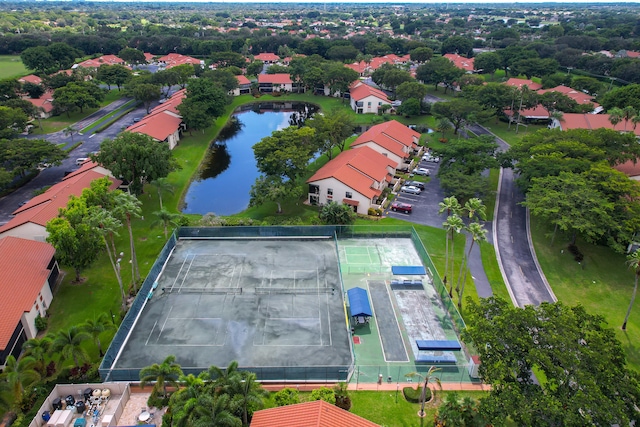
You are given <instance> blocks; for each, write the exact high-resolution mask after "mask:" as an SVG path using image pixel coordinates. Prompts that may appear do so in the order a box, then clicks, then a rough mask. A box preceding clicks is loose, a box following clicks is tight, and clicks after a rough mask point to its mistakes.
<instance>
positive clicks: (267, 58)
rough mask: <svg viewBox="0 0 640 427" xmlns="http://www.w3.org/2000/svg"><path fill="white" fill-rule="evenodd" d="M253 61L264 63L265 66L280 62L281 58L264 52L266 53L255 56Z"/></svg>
mask: <svg viewBox="0 0 640 427" xmlns="http://www.w3.org/2000/svg"><path fill="white" fill-rule="evenodd" d="M253 60H254V61H262V62H264V63H265V64H275V63H276V62H278V61H280V57H279V56H278V55H276V54H275V53H271V52H264V53H259V54H258V55H255V56H254V57H253Z"/></svg>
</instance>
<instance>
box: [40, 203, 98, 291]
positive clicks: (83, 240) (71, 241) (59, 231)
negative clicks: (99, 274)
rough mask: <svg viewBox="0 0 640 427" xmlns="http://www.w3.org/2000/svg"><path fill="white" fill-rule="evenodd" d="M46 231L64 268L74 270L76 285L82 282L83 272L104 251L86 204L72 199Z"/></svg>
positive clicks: (48, 224)
mask: <svg viewBox="0 0 640 427" xmlns="http://www.w3.org/2000/svg"><path fill="white" fill-rule="evenodd" d="M46 230H47V233H49V236H48V237H47V242H49V243H51V245H53V247H54V248H56V257H57V258H58V259H59V260H60V262H61V263H62V264H64V265H68V266H70V267H73V269H74V270H75V273H76V282H80V273H81V271H82V270H84V269H85V268H87V267H88V266H89V265H91V264H92V263H93V261H95V260H96V258H97V257H98V254H99V253H100V248H101V247H102V244H101V243H102V240H101V237H100V234H99V232H98V230H96V229H95V228H94V227H93V226H92V224H91V222H90V216H89V209H88V208H87V205H86V203H85V201H84V200H83V199H81V198H77V197H74V196H71V197H70V198H69V202H68V203H67V206H66V208H64V209H61V210H60V216H58V217H56V218H53V219H52V220H50V221H49V222H48V223H47V226H46Z"/></svg>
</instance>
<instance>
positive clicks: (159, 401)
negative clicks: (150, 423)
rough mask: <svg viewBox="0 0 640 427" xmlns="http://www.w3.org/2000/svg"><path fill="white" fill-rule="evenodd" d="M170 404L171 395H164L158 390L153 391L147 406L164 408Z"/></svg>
mask: <svg viewBox="0 0 640 427" xmlns="http://www.w3.org/2000/svg"><path fill="white" fill-rule="evenodd" d="M168 405H169V397H168V396H167V397H162V396H160V394H159V393H158V392H157V391H155V390H154V391H152V392H151V394H150V395H149V399H147V406H149V407H150V408H164V407H165V406H168Z"/></svg>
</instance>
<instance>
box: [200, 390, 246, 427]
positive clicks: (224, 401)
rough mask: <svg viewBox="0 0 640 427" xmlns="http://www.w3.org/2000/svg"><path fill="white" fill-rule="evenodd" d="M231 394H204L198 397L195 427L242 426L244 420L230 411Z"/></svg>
mask: <svg viewBox="0 0 640 427" xmlns="http://www.w3.org/2000/svg"><path fill="white" fill-rule="evenodd" d="M229 404H230V402H229V396H228V395H226V394H222V395H220V396H211V395H204V396H202V397H201V398H200V399H198V405H197V407H196V411H195V412H196V416H197V418H196V420H195V421H194V422H193V424H192V425H193V427H210V426H216V427H218V426H220V427H240V426H241V425H242V422H241V421H240V419H239V418H238V417H236V416H234V415H233V414H232V413H231V412H229Z"/></svg>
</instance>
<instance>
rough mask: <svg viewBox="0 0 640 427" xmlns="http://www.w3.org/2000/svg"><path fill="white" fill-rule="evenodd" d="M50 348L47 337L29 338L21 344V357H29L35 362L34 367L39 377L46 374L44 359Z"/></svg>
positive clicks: (49, 341)
mask: <svg viewBox="0 0 640 427" xmlns="http://www.w3.org/2000/svg"><path fill="white" fill-rule="evenodd" d="M50 348H51V339H49V337H43V338H31V339H30V340H27V341H26V342H25V343H24V344H22V351H23V356H31V357H33V358H34V359H35V361H36V366H35V367H34V368H35V369H36V370H37V371H38V372H39V373H40V375H41V376H42V375H45V374H46V366H45V358H46V357H47V355H48V354H49V349H50Z"/></svg>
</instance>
